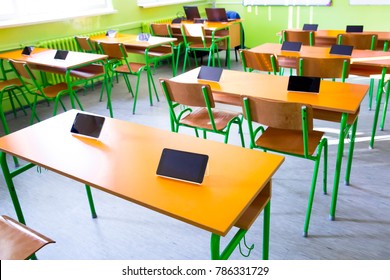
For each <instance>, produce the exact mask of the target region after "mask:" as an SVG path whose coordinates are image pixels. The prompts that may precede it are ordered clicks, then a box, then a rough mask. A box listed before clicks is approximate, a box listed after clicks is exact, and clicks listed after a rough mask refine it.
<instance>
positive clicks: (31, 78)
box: [9, 59, 83, 124]
mask: <svg viewBox="0 0 390 280" xmlns="http://www.w3.org/2000/svg"><path fill="white" fill-rule="evenodd" d="M9 62H10V65H11V67H12V69H13V70H14V71H15V73H16V76H17V77H18V78H19V80H20V81H21V83H22V84H23V86H24V88H25V89H26V90H27V91H28V92H29V93H30V94H32V95H34V101H33V105H32V115H31V120H30V123H31V124H32V123H33V121H34V117H35V116H36V107H37V102H38V97H42V98H44V99H45V100H46V101H54V108H53V116H55V115H56V114H57V109H58V103H60V104H61V106H62V108H63V110H64V111H66V108H65V105H64V103H63V102H62V100H61V98H62V96H64V95H66V94H70V93H69V87H68V84H67V83H65V82H61V83H58V84H55V85H43V84H42V83H41V82H40V81H38V80H37V78H36V77H35V75H34V73H33V72H32V70H31V69H30V67H29V66H28V64H27V62H24V61H16V60H12V59H10V60H9ZM28 84H30V85H32V86H28ZM78 89H80V88H79V87H76V86H74V87H72V91H73V92H75V91H76V90H78ZM73 97H74V98H75V99H76V101H77V103H78V105H79V107H80V109H81V110H83V107H82V105H81V102H80V100H79V98H78V97H77V95H76V94H73Z"/></svg>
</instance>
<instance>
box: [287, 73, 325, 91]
mask: <svg viewBox="0 0 390 280" xmlns="http://www.w3.org/2000/svg"><path fill="white" fill-rule="evenodd" d="M320 82H321V79H320V78H318V77H307V76H290V78H289V80H288V86H287V90H288V91H300V92H311V93H318V92H319V91H320Z"/></svg>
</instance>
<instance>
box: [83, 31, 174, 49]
mask: <svg viewBox="0 0 390 280" xmlns="http://www.w3.org/2000/svg"><path fill="white" fill-rule="evenodd" d="M137 36H138V35H135V34H121V33H120V34H117V36H116V37H113V38H111V37H108V36H106V35H97V36H91V38H90V39H91V40H92V41H95V42H106V43H122V44H123V45H125V46H132V47H144V48H151V47H156V46H161V45H164V44H169V43H171V42H174V41H176V40H177V39H176V38H168V37H158V36H150V38H149V40H148V41H138V40H137Z"/></svg>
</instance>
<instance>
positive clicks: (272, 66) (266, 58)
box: [240, 50, 279, 74]
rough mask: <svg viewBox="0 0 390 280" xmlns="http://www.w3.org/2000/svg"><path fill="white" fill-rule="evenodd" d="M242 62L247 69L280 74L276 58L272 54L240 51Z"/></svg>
mask: <svg viewBox="0 0 390 280" xmlns="http://www.w3.org/2000/svg"><path fill="white" fill-rule="evenodd" d="M240 54H241V61H242V63H243V65H244V67H245V68H250V69H253V70H258V71H266V72H272V73H274V74H275V73H276V72H279V64H278V62H277V59H276V57H275V56H274V55H273V54H270V53H255V52H251V51H249V50H240Z"/></svg>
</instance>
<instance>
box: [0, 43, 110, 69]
mask: <svg viewBox="0 0 390 280" xmlns="http://www.w3.org/2000/svg"><path fill="white" fill-rule="evenodd" d="M56 51H57V50H53V49H44V48H35V49H34V50H33V52H32V53H31V55H22V50H21V49H20V50H15V51H10V52H4V53H0V59H14V60H22V61H27V62H28V63H31V64H34V65H37V66H46V67H52V68H55V69H64V70H66V69H70V68H77V67H79V66H82V65H84V64H89V63H92V62H95V61H99V60H103V59H106V58H107V55H102V54H91V53H83V52H73V51H69V53H68V56H67V57H66V59H65V60H62V59H55V58H54V56H55V53H56Z"/></svg>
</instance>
